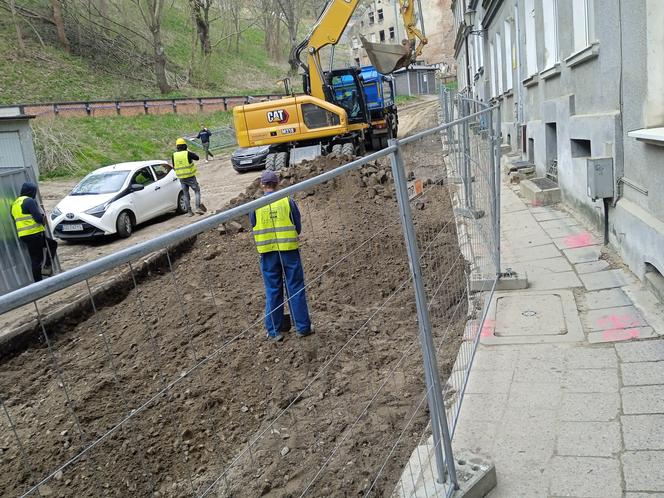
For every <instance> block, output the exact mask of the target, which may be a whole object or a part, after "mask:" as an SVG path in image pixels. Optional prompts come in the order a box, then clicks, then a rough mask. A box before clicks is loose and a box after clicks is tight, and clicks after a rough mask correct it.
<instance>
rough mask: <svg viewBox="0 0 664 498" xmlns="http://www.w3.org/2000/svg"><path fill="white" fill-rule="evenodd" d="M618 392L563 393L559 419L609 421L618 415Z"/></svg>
mask: <svg viewBox="0 0 664 498" xmlns="http://www.w3.org/2000/svg"><path fill="white" fill-rule="evenodd" d="M619 410H620V395H619V394H618V393H567V392H565V393H563V398H562V402H561V406H560V420H567V421H588V422H593V421H609V420H613V419H615V418H616V417H617V416H618V412H619Z"/></svg>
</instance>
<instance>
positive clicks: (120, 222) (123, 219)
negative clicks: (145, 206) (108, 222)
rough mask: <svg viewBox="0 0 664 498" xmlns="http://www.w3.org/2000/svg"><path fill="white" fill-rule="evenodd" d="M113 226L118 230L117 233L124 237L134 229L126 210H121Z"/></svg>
mask: <svg viewBox="0 0 664 498" xmlns="http://www.w3.org/2000/svg"><path fill="white" fill-rule="evenodd" d="M115 227H116V228H117V230H118V235H119V236H120V237H122V238H123V239H126V238H127V237H129V236H130V235H131V233H132V232H133V231H134V222H133V221H132V219H131V215H130V214H129V212H128V211H122V212H121V213H120V215H119V216H118V219H117V221H116V222H115Z"/></svg>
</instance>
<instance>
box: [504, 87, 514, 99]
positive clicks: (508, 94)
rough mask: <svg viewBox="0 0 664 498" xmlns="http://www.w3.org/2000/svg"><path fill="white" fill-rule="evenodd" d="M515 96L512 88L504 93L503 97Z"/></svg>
mask: <svg viewBox="0 0 664 498" xmlns="http://www.w3.org/2000/svg"><path fill="white" fill-rule="evenodd" d="M513 96H514V91H513V90H512V89H511V88H510V89H509V90H507V91H506V92H505V93H503V98H506V99H508V98H510V97H513Z"/></svg>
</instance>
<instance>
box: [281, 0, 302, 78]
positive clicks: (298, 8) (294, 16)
mask: <svg viewBox="0 0 664 498" xmlns="http://www.w3.org/2000/svg"><path fill="white" fill-rule="evenodd" d="M276 1H277V5H278V6H279V10H280V16H279V18H280V19H281V21H282V22H283V23H284V24H285V25H286V29H287V30H288V42H289V45H290V52H291V54H292V53H293V50H294V49H295V47H297V45H298V39H297V34H298V29H299V27H300V20H301V15H302V13H303V7H304V5H305V4H306V2H307V0H276ZM288 63H289V64H290V72H291V74H296V73H297V68H298V64H297V62H296V61H295V60H293V58H292V57H290V58H289V60H288Z"/></svg>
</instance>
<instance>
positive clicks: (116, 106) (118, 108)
mask: <svg viewBox="0 0 664 498" xmlns="http://www.w3.org/2000/svg"><path fill="white" fill-rule="evenodd" d="M115 113H116V114H117V115H118V116H120V102H119V101H117V100H116V101H115Z"/></svg>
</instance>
